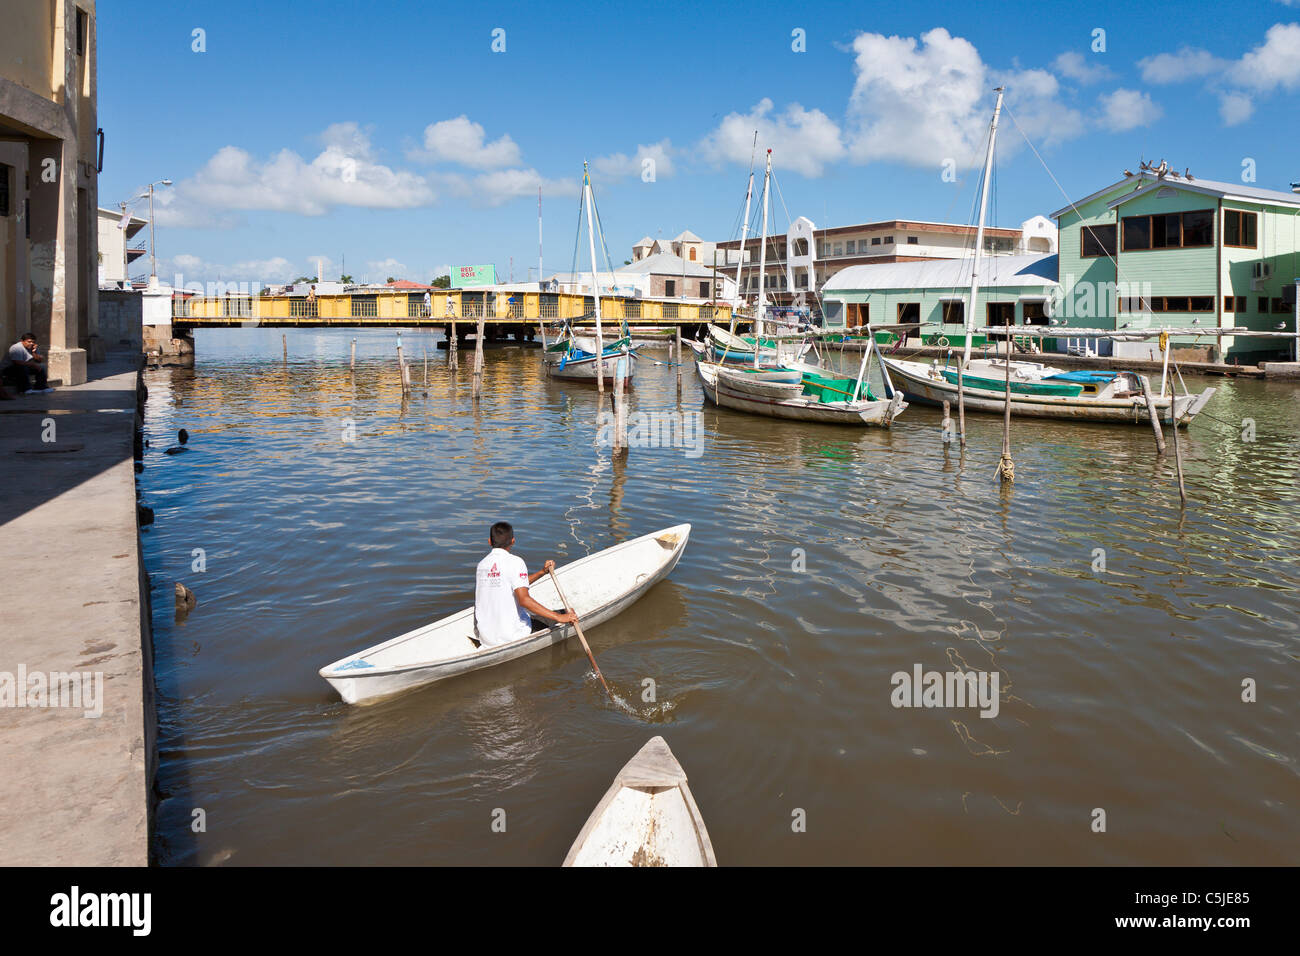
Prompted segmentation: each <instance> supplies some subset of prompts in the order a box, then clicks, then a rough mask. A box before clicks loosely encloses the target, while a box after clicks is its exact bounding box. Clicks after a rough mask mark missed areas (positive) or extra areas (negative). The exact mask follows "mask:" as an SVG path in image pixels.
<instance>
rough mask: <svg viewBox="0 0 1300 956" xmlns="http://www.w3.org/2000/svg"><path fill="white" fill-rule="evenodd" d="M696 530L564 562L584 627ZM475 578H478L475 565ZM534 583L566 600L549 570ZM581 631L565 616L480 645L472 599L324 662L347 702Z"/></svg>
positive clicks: (564, 580)
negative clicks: (459, 608) (380, 641)
mask: <svg viewBox="0 0 1300 956" xmlns="http://www.w3.org/2000/svg"><path fill="white" fill-rule="evenodd" d="M690 535H691V526H690V525H689V524H679V525H676V526H674V527H671V528H664V529H663V530H662V531H656V532H654V533H653V534H647V535H643V536H642V537H640V538H633V539H632V540H631V541H624V542H623V543H622V544H616V545H614V546H613V547H612V548H606V549H605V550H604V551H598V552H597V553H595V554H590V555H587V557H585V558H579V559H578V560H577V561H574V562H573V563H572V564H566V565H565V566H564V567H557V568H556V569H555V573H556V576H557V577H559V579H560V583H561V586H562V587H563V588H564V594H565V596H566V597H567V598H568V599H569V603H570V604H572V605H573V609H574V610H575V611H577V612H578V617H579V619H580V620H581V622H582V627H583V630H584V631H586V632H588V633H590V631H591V628H593V627H595V626H596V625H598V624H600V623H601V622H603V621H608V620H609V619H610V618H612V617H614V616H615V615H616V614H619V613H621V612H622V611H625V610H626V609H627V608H628V607H630V606H631V605H632V604H634V603H635V602H636V601H637V599H638V598H640V597H641V595H643V594H645V592H646V591H648V590H650V588H652V587H654V585H655V584H657V583H658V582H659V581H662V580H663V579H664V578H666V577H667V576H668V575H669V573H670V572H671V571H672V569H673V568H674V567H676V565H677V562H678V561H679V560H680V559H681V556H682V552H683V551H684V550H685V549H686V542H687V540H688V539H689V538H690ZM469 578H470V580H471V581H472V580H473V570H472V569H471V570H470V572H469ZM529 591H530V592H531V594H532V596H533V598H534V599H535V600H537V601H538V602H539V603H540V604H542V605H544V606H545V607H551V608H558V607H561V606H562V604H563V602H562V601H561V600H560V598H559V596H558V595H557V594H556V593H555V584H554V582H553V581H551V579H550V577H549V576H548V577H544V578H539V579H538V580H537V582H536V583H535V584H533V585H532V586H531V587H530V588H529ZM576 633H577V632H576V631H575V630H574V628H573V625H572V624H561V625H558V626H555V627H549V628H547V629H545V630H542V631H534V632H533V633H532V634H529V635H528V636H527V637H522V638H520V639H519V640H517V641H511V642H510V643H509V644H498V645H496V646H494V647H478V646H476V645H475V633H474V608H473V607H468V608H466V609H465V610H463V611H460V612H458V613H456V614H453V615H451V616H450V617H444V618H443V619H442V620H439V621H434V622H433V623H432V624H426V625H425V626H424V627H421V628H417V629H416V630H414V631H410V632H408V633H406V634H402V635H400V636H399V637H395V638H393V639H392V640H389V641H385V642H384V643H383V644H376V645H375V646H374V647H368V648H366V649H365V650H364V651H359V652H358V653H356V654H352V655H350V656H348V657H344V658H342V659H341V660H337V661H335V662H334V663H333V664H329V665H327V666H325V667H322V668H321V669H320V676H321V677H323V678H325V680H326V681H328V682H329V684H330V686H331V687H333V688H334V689H335V690H336V691H338V693H339V696H340V697H342V698H343V699H344V700H345V701H346V702H347V703H349V704H356V703H361V702H363V701H370V700H374V699H376V698H379V697H387V696H388V695H390V694H396V693H398V692H399V691H404V690H409V689H410V688H412V687H421V686H423V685H425V684H432V683H433V682H434V681H440V680H445V679H446V678H448V677H455V676H457V675H459V674H466V673H469V672H470V671H476V670H482V669H483V668H485V667H491V666H493V665H494V664H504V663H505V662H506V661H512V660H515V659H516V658H519V657H523V656H525V655H527V654H532V653H534V652H535V651H540V650H542V649H543V648H547V647H550V646H551V645H552V644H559V643H560V642H561V641H565V640H568V639H569V638H570V637H572V636H573V635H574V634H576Z"/></svg>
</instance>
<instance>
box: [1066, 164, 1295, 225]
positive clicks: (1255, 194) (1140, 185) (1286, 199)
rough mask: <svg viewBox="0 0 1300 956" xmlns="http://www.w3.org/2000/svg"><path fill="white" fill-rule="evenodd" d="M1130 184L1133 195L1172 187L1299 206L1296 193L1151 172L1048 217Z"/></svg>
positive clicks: (1110, 186) (1085, 197) (1125, 181)
mask: <svg viewBox="0 0 1300 956" xmlns="http://www.w3.org/2000/svg"><path fill="white" fill-rule="evenodd" d="M1124 185H1131V186H1132V187H1133V193H1137V192H1138V191H1139V190H1143V191H1147V192H1149V191H1150V189H1151V187H1152V186H1157V185H1159V186H1172V187H1174V188H1175V189H1190V190H1192V191H1193V192H1201V193H1205V194H1207V195H1210V196H1221V197H1223V198H1225V199H1229V198H1231V199H1245V200H1248V201H1251V202H1264V203H1275V204H1277V205H1281V206H1300V195H1297V194H1296V193H1284V192H1281V191H1279V190H1276V189H1262V188H1260V187H1259V186H1251V185H1248V184H1246V183H1221V182H1217V181H1216V180H1213V179H1201V178H1199V177H1194V178H1192V179H1184V178H1182V177H1181V176H1179V177H1177V178H1174V177H1173V176H1166V177H1165V178H1164V179H1158V178H1157V177H1156V176H1153V175H1152V174H1151V173H1145V172H1143V173H1138V174H1137V175H1135V176H1125V177H1124V178H1123V179H1121V180H1120V181H1119V182H1115V183H1111V184H1110V185H1109V186H1106V187H1104V188H1102V189H1098V190H1097V191H1096V192H1095V193H1091V194H1090V195H1087V196H1084V197H1083V198H1082V199H1077V200H1075V201H1074V203H1073V205H1070V206H1065V207H1063V208H1061V209H1058V210H1056V212H1054V213H1052V218H1053V219H1056V218H1059V217H1060V216H1062V215H1064V214H1065V213H1067V212H1071V211H1072V210H1073V208H1074V206H1082V205H1083V204H1084V203H1088V202H1092V201H1093V200H1094V199H1096V198H1098V197H1099V196H1104V195H1105V194H1106V193H1108V192H1111V191H1112V190H1114V189H1117V188H1119V187H1120V186H1124ZM1131 198H1132V194H1129V195H1125V196H1120V197H1119V198H1118V199H1116V200H1114V201H1112V202H1111V203H1108V205H1109V206H1115V205H1118V204H1119V203H1121V202H1123V201H1125V200H1127V199H1131Z"/></svg>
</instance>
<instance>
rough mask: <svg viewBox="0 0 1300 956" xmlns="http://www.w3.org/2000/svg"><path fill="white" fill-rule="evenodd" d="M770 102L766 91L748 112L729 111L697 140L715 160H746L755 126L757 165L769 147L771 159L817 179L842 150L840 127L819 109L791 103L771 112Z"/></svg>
mask: <svg viewBox="0 0 1300 956" xmlns="http://www.w3.org/2000/svg"><path fill="white" fill-rule="evenodd" d="M772 110H773V103H772V101H771V100H770V99H768V98H766V97H764V98H763V99H761V100H760V101H759V102H758V103H757V104H756V105H755V106H754V107H753V109H751V110H750V111H749V112H748V113H743V114H742V113H729V114H728V115H727V116H726V117H724V118H723V120H722V122H721V123H720V124H718V128H717V129H715V130H714V131H713V132H711V133H709V134H708V135H707V136H706V137H705V138H704V139H703V140H702V141H701V143H700V152H701V154H702V155H703V156H704V158H705V159H708V160H712V161H713V162H731V163H737V164H740V165H745V166H747V165H748V164H749V161H750V157H751V155H754V154H753V145H754V131H755V130H757V131H758V153H757V155H754V161H755V165H757V166H761V164H762V162H763V150H764V149H768V148H770V149H771V150H772V165H773V166H774V167H776V168H779V169H790V170H793V171H794V172H796V173H799V174H800V175H802V176H807V177H809V178H810V179H815V178H816V177H818V176H820V175H821V174H822V172H823V171H824V170H825V168H826V164H827V163H831V162H835V161H836V160H839V159H841V158H842V157H843V156H844V155H845V150H844V144H843V142H842V141H841V138H840V128H839V126H837V125H836V124H835V122H834V121H832V120H831V118H830V117H829V116H827V115H826V114H825V113H823V112H822V111H821V110H817V109H812V110H809V109H804V108H803V107H802V106H800V105H799V104H798V103H791V104H790V105H789V106H787V107H786V109H785V112H784V113H776V114H774V113H773V112H772Z"/></svg>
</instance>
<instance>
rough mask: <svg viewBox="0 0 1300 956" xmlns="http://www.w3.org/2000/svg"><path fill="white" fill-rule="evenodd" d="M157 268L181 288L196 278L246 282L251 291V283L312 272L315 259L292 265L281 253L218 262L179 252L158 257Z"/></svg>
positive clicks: (284, 278)
mask: <svg viewBox="0 0 1300 956" xmlns="http://www.w3.org/2000/svg"><path fill="white" fill-rule="evenodd" d="M158 271H159V274H160V275H161V276H162V277H164V279H165V280H166V281H167V282H170V283H173V284H176V285H177V286H178V287H182V288H183V287H185V286H187V285H190V284H192V283H195V282H198V283H207V282H233V283H246V284H248V285H249V286H250V291H251V286H252V285H253V284H260V285H262V286H266V285H272V284H275V283H280V282H288V281H289V280H291V279H295V278H297V277H298V276H300V275H315V274H316V262H315V260H314V259H313V260H311V265H310V266H309V267H307V268H303V266H302V265H301V263H300V264H298V265H295V264H294V263H293V262H292V261H290V260H289V259H286V258H284V257H283V256H272V257H270V258H267V259H246V260H243V261H241V262H228V263H218V262H211V261H209V260H207V259H204V258H202V257H201V256H196V255H193V254H191V253H186V252H182V253H178V254H176V255H174V256H172V257H171V258H170V259H162V260H160V261H159V269H158Z"/></svg>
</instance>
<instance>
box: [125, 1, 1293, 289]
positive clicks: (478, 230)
mask: <svg viewBox="0 0 1300 956" xmlns="http://www.w3.org/2000/svg"><path fill="white" fill-rule="evenodd" d="M1225 9H1227V8H1226V7H1225V5H1224V4H1223V3H1221V2H1214V3H1211V2H1202V0H1185V2H1180V3H1176V4H1156V3H1151V4H1141V5H1136V4H1131V3H1125V4H1119V3H1114V4H1098V5H1092V6H1090V7H1083V6H1081V5H1076V4H1052V3H1044V2H1036V3H1003V4H998V5H996V6H993V5H988V4H980V5H976V4H944V3H931V4H926V5H885V4H864V3H861V2H855V3H812V4H806V5H803V6H801V7H797V8H792V7H791V6H790V5H786V4H781V5H777V4H772V5H766V4H746V5H743V6H741V5H717V6H714V5H707V4H678V3H658V4H635V5H630V6H628V7H627V8H626V9H621V10H620V9H617V8H615V7H613V6H609V5H587V4H539V3H533V4H527V5H522V4H521V5H513V4H501V3H493V4H487V5H472V6H471V5H466V6H460V5H455V6H453V5H440V4H435V3H405V2H388V3H383V4H379V3H375V4H369V5H360V4H355V3H336V2H322V3H316V4H310V5H308V4H303V5H293V6H291V5H288V4H270V3H261V4H258V3H251V2H242V0H233V2H224V3H220V4H216V3H212V4H207V3H192V4H184V5H182V4H176V3H172V2H168V3H163V2H133V3H131V4H129V5H127V4H120V3H119V4H112V3H101V4H100V7H99V121H100V125H101V126H103V127H104V129H105V135H106V151H105V167H104V172H103V174H102V176H101V178H100V202H101V205H104V206H113V205H115V204H116V202H117V201H118V200H123V199H129V198H131V197H132V196H134V195H136V194H137V193H138V192H139V189H140V187H141V186H142V185H144V184H146V183H148V182H149V181H150V180H158V179H162V178H170V179H172V180H173V181H174V182H175V184H176V185H175V186H174V187H173V188H172V189H171V190H164V191H163V192H162V193H160V196H159V200H160V202H161V203H165V205H161V206H160V208H159V213H158V243H159V247H158V252H159V257H160V260H161V261H160V266H159V271H160V273H163V274H164V276H165V278H167V279H169V280H170V279H171V278H172V277H173V275H174V273H175V272H177V271H180V272H182V273H183V274H184V276H185V280H186V281H187V282H188V281H191V280H198V281H211V280H216V279H219V278H220V279H225V280H247V281H258V282H263V283H269V282H276V281H284V280H285V279H291V278H293V277H294V276H296V275H299V274H312V273H314V272H315V267H314V262H313V260H314V259H315V258H316V257H318V256H324V257H326V259H327V260H328V261H327V265H326V272H327V276H328V277H335V276H337V275H338V273H339V270H340V267H341V265H342V263H343V261H344V259H345V258H346V264H347V271H348V272H349V273H351V274H352V275H353V276H354V277H356V278H357V279H362V278H368V279H370V280H372V281H383V280H384V279H385V278H386V277H387V276H388V275H390V274H391V275H397V276H400V277H405V278H412V279H417V280H421V281H426V280H427V279H428V278H430V277H431V276H432V275H433V274H434V272H435V271H436V270H438V269H439V268H441V267H444V266H447V265H456V264H469V263H489V262H490V263H495V264H496V265H497V267H498V270H499V272H500V273H501V274H502V275H503V276H504V275H505V274H506V273H507V272H508V271H509V269H510V258H511V257H512V256H513V258H514V275H515V278H516V279H525V278H528V277H529V275H528V270H529V268H530V267H531V268H532V269H533V274H534V276H535V274H536V264H537V220H536V217H537V186H538V184H539V183H540V184H541V185H542V188H543V212H544V217H545V230H544V231H545V248H544V256H545V268H546V271H547V272H548V273H550V272H552V271H555V270H560V271H565V270H567V269H568V268H569V267H570V264H571V263H572V260H573V249H574V236H575V224H576V213H577V199H576V195H577V193H576V190H577V183H578V181H579V179H580V176H581V171H582V162H583V160H584V159H587V160H591V161H592V163H593V167H594V170H595V171H594V173H593V181H594V183H595V188H596V196H597V202H598V204H599V207H600V211H601V215H602V219H603V221H604V224H605V230H606V236H607V240H608V244H609V248H610V253H611V256H612V257H614V259H615V261H616V263H617V262H621V261H622V260H623V259H624V258H627V257H628V256H630V247H631V245H632V243H633V242H634V241H636V240H637V239H639V238H640V237H641V236H642V235H650V236H652V237H654V236H659V235H662V236H665V237H671V236H674V235H676V234H677V233H678V232H680V231H681V230H683V229H690V230H692V231H694V232H696V233H698V234H699V235H700V236H702V237H703V238H705V239H710V240H716V239H726V238H730V237H732V236H733V235H734V234H735V230H736V226H737V222H738V219H739V213H740V208H741V205H742V204H743V200H744V189H745V179H746V175H747V172H748V166H749V142H750V140H751V139H752V136H753V130H754V129H755V127H756V126H757V127H758V128H760V130H761V134H762V135H761V136H760V152H761V148H762V147H765V146H770V147H771V148H772V149H773V157H774V164H775V166H776V168H777V180H778V183H779V185H780V190H781V196H782V198H783V199H784V203H783V204H782V203H781V202H780V201H779V200H778V201H776V202H775V204H774V206H775V208H774V211H773V219H772V230H771V231H773V232H777V231H780V232H783V231H784V230H785V228H786V226H787V224H788V218H789V217H793V216H799V215H806V216H808V217H809V218H811V219H812V220H813V221H814V222H815V223H816V224H817V225H818V226H819V227H821V226H827V225H845V224H848V223H852V222H860V221H865V220H873V219H886V218H895V217H897V218H914V219H930V220H945V221H948V220H951V221H957V222H966V221H969V219H970V215H971V206H972V198H973V188H974V181H975V178H976V174H975V171H974V170H973V169H972V166H973V165H978V162H979V160H980V159H981V158H982V157H980V155H979V148H980V143H979V139H980V137H982V136H983V134H984V131H985V128H986V126H987V123H988V118H989V113H990V111H991V108H992V93H991V92H990V91H991V89H992V87H994V86H995V85H997V84H998V83H999V82H1001V83H1004V84H1005V85H1006V86H1007V89H1008V94H1007V96H1008V108H1009V110H1010V111H1011V114H1012V116H1014V117H1015V120H1016V123H1017V124H1018V125H1019V128H1020V129H1023V130H1024V131H1025V132H1026V133H1027V134H1028V135H1029V137H1030V138H1031V139H1032V140H1033V141H1034V143H1035V145H1036V146H1037V147H1038V149H1039V152H1040V153H1041V154H1042V156H1043V158H1044V159H1045V160H1046V162H1047V164H1048V166H1050V168H1051V171H1052V174H1053V175H1054V176H1055V177H1056V179H1057V180H1059V181H1060V183H1061V185H1062V186H1063V187H1064V188H1065V190H1066V191H1067V192H1068V193H1070V195H1071V196H1073V197H1078V196H1081V195H1086V194H1088V193H1090V192H1093V191H1094V190H1095V189H1097V188H1100V187H1101V186H1103V185H1106V184H1107V183H1109V182H1111V181H1114V180H1116V179H1118V178H1119V177H1120V175H1121V174H1122V172H1123V170H1124V169H1125V168H1130V169H1135V168H1136V165H1137V163H1138V161H1139V159H1140V158H1141V157H1143V156H1145V157H1146V158H1148V159H1151V158H1161V157H1164V158H1167V159H1169V160H1170V162H1171V163H1172V164H1173V165H1175V166H1176V167H1178V168H1179V169H1182V168H1184V167H1190V168H1191V170H1192V173H1193V174H1194V175H1199V176H1201V177H1202V178H1206V179H1218V180H1228V181H1234V180H1238V179H1240V178H1241V176H1242V169H1243V165H1242V164H1243V162H1244V161H1245V160H1252V161H1253V169H1254V173H1255V176H1256V185H1260V186H1264V187H1270V188H1277V189H1285V188H1287V184H1288V183H1289V182H1290V181H1292V180H1300V161H1297V160H1295V158H1294V156H1293V155H1289V154H1293V152H1294V150H1293V144H1294V142H1295V137H1294V130H1295V129H1296V127H1297V119H1298V118H1300V116H1298V113H1300V110H1297V106H1296V101H1295V93H1296V91H1297V89H1298V88H1300V57H1297V55H1296V51H1297V50H1300V25H1297V24H1300V0H1259V2H1255V3H1251V4H1249V5H1234V6H1233V7H1232V12H1231V17H1225ZM498 29H500V30H504V31H505V32H504V38H503V39H504V46H505V50H504V52H494V50H493V43H494V34H493V31H494V30H498ZM195 30H202V31H203V33H202V35H201V37H202V45H203V46H204V47H205V50H204V51H203V52H196V51H195V50H194V49H193V47H194V46H195V45H196V40H195V36H194V31H195ZM796 30H802V31H803V36H804V47H805V49H804V50H803V51H796V50H795V49H794V47H795V46H797V45H798V42H797V37H796V36H794V35H793V32H794V31H796ZM1097 30H1104V31H1105V33H1104V46H1105V49H1104V51H1094V49H1093V47H1094V46H1095V45H1098V40H1097V34H1096V33H1095V31H1097ZM501 42H502V37H501V35H500V34H497V35H496V45H497V46H498V47H500V46H501ZM1020 129H1018V128H1017V126H1016V125H1015V124H1012V123H1006V124H1004V126H1003V129H1002V130H1001V132H1000V134H999V161H998V173H997V178H996V180H995V183H996V206H995V208H994V211H993V214H992V218H993V219H994V221H995V222H996V223H997V224H998V225H1016V224H1018V223H1019V222H1021V221H1022V220H1024V219H1027V218H1028V217H1029V216H1031V215H1034V214H1037V213H1043V214H1048V213H1050V212H1052V211H1053V210H1055V209H1057V208H1059V207H1060V206H1062V205H1064V203H1065V201H1064V199H1063V198H1062V196H1061V193H1060V191H1059V190H1058V189H1057V187H1056V185H1055V184H1054V183H1053V182H1052V180H1051V178H1049V176H1048V174H1047V172H1045V171H1044V169H1043V167H1042V165H1040V163H1039V161H1038V160H1037V159H1036V158H1035V157H1034V156H1033V154H1032V153H1031V152H1030V151H1029V150H1027V149H1025V148H1024V138H1023V137H1022V135H1021V132H1020ZM646 159H650V160H653V161H654V170H655V178H654V181H653V182H645V181H643V177H642V170H643V169H644V168H645V167H644V166H643V162H644V160H646ZM945 160H952V161H953V162H954V163H955V165H956V167H957V179H958V181H957V182H945V181H944V179H943V176H942V172H943V168H944V162H945ZM787 211H788V215H787ZM584 260H585V257H584Z"/></svg>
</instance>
